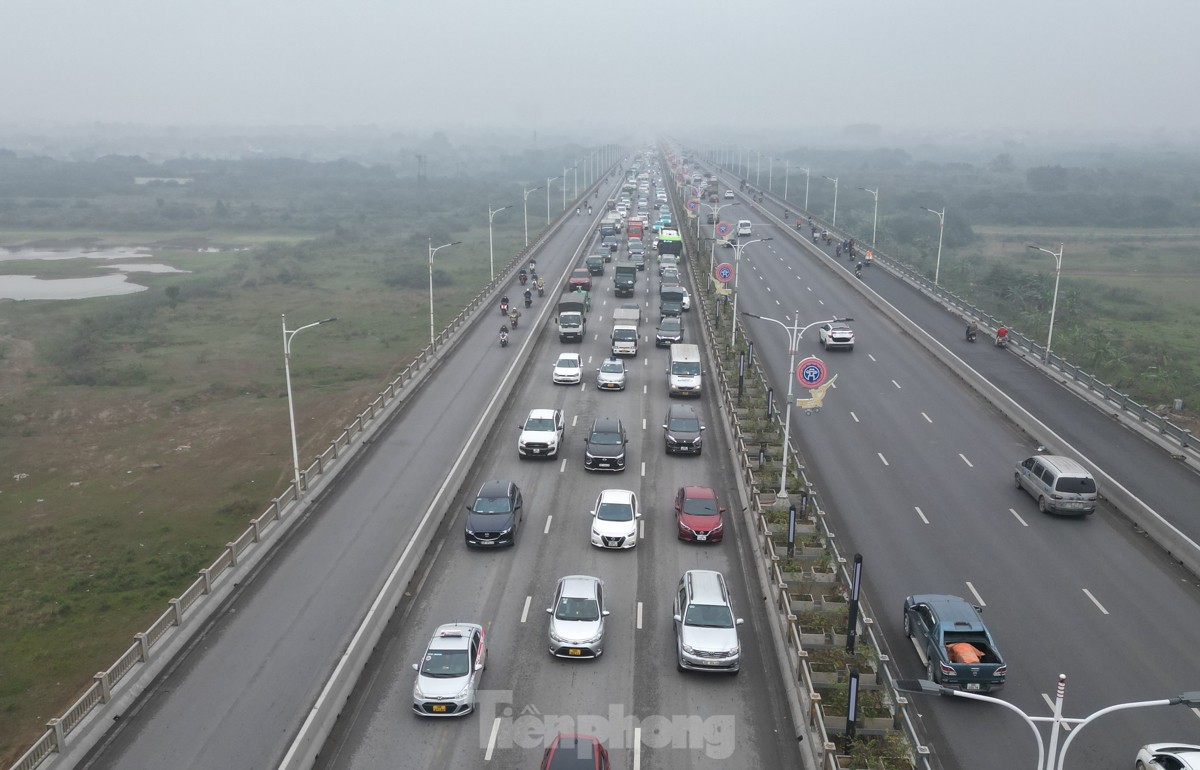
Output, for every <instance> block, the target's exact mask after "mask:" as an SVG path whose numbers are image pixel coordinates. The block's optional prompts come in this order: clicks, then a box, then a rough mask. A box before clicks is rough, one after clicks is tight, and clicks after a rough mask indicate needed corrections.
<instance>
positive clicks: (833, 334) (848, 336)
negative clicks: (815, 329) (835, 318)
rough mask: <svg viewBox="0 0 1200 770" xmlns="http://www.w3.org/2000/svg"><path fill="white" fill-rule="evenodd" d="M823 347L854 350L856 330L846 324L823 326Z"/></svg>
mask: <svg viewBox="0 0 1200 770" xmlns="http://www.w3.org/2000/svg"><path fill="white" fill-rule="evenodd" d="M820 333H821V347H823V348H825V349H826V350H831V349H832V348H845V349H846V350H854V330H853V329H851V328H850V327H849V326H847V325H846V324H844V323H828V324H821V332H820Z"/></svg>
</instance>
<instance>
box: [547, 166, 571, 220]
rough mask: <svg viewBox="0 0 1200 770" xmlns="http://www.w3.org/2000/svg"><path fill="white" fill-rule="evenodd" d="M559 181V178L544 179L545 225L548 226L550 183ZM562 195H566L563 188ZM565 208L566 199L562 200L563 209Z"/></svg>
mask: <svg viewBox="0 0 1200 770" xmlns="http://www.w3.org/2000/svg"><path fill="white" fill-rule="evenodd" d="M559 179H562V177H561V176H556V177H546V224H547V225H548V224H550V183H551V182H554V181H557V180H559ZM563 194H564V195H566V189H565V188H564V190H563ZM566 207H567V202H566V199H563V208H564V209H565V208H566Z"/></svg>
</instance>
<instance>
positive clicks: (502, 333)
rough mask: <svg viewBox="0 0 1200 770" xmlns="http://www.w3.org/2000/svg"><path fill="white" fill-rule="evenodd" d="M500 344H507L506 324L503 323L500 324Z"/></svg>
mask: <svg viewBox="0 0 1200 770" xmlns="http://www.w3.org/2000/svg"><path fill="white" fill-rule="evenodd" d="M500 344H501V345H507V344H508V326H506V325H505V324H501V325H500Z"/></svg>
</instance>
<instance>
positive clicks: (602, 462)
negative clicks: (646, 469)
mask: <svg viewBox="0 0 1200 770" xmlns="http://www.w3.org/2000/svg"><path fill="white" fill-rule="evenodd" d="M584 440H585V441H586V442H587V446H586V448H585V449H584V453H583V467H584V468H585V469H587V470H589V471H601V470H603V471H623V470H625V444H627V443H628V442H629V440H628V439H627V438H626V437H625V426H624V425H622V424H621V420H620V419H619V418H617V417H597V418H596V419H595V420H594V421H593V422H592V429H591V430H590V431H588V434H587V438H586V439H584Z"/></svg>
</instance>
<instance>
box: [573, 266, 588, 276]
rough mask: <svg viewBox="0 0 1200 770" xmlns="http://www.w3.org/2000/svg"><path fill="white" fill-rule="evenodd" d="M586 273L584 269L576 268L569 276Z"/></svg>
mask: <svg viewBox="0 0 1200 770" xmlns="http://www.w3.org/2000/svg"><path fill="white" fill-rule="evenodd" d="M586 271H587V268H586V267H577V268H575V269H574V270H572V271H571V275H575V274H576V273H581V272H586Z"/></svg>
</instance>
